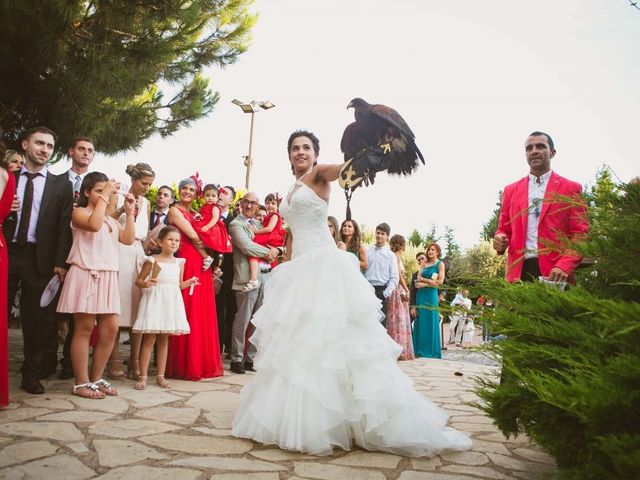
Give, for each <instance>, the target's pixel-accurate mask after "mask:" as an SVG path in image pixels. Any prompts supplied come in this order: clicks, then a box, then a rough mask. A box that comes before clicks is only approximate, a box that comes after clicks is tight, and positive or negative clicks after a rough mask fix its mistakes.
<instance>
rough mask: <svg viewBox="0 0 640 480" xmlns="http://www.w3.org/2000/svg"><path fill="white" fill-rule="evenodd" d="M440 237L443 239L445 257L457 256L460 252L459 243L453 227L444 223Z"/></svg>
mask: <svg viewBox="0 0 640 480" xmlns="http://www.w3.org/2000/svg"><path fill="white" fill-rule="evenodd" d="M442 238H443V240H444V249H445V250H446V252H447V258H453V257H459V256H460V253H461V250H460V245H458V242H456V238H455V235H454V231H453V228H451V227H450V226H448V225H445V227H444V235H443V237H442Z"/></svg>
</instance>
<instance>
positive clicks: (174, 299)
mask: <svg viewBox="0 0 640 480" xmlns="http://www.w3.org/2000/svg"><path fill="white" fill-rule="evenodd" d="M158 247H159V248H160V253H159V254H158V255H153V256H152V257H148V258H147V259H146V261H145V264H144V265H143V267H142V270H141V271H140V274H139V275H138V278H137V280H136V285H137V286H138V287H139V288H141V289H143V290H142V298H141V300H140V307H139V309H138V318H137V319H136V322H135V324H134V325H133V331H134V332H136V333H142V334H143V336H142V347H141V349H140V376H139V377H138V383H136V385H135V389H136V390H144V389H145V388H146V387H147V373H148V370H149V361H150V359H151V352H152V351H153V345H154V344H156V364H157V368H158V371H157V375H156V384H158V385H159V386H160V387H162V388H171V384H170V383H169V382H168V381H167V380H166V379H165V378H164V372H165V369H166V366H167V353H168V350H169V335H184V334H188V333H189V332H190V329H189V323H188V322H187V316H186V313H185V309H184V302H183V300H182V295H181V293H180V290H182V289H184V288H187V287H191V288H193V287H195V286H196V285H198V278H197V277H192V278H190V279H188V280H183V278H182V277H183V273H184V262H185V259H184V258H176V257H174V254H175V253H176V252H177V251H178V248H179V247H180V232H179V231H178V229H177V228H176V227H173V226H170V225H169V226H166V227H164V228H163V229H162V230H160V233H159V234H158Z"/></svg>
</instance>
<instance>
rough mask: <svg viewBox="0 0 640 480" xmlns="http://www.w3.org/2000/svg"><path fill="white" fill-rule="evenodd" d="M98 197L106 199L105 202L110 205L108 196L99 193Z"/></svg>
mask: <svg viewBox="0 0 640 480" xmlns="http://www.w3.org/2000/svg"><path fill="white" fill-rule="evenodd" d="M98 198H99V199H101V200H104V203H106V204H107V205H109V200H107V198H106V197H105V196H104V195H101V194H98Z"/></svg>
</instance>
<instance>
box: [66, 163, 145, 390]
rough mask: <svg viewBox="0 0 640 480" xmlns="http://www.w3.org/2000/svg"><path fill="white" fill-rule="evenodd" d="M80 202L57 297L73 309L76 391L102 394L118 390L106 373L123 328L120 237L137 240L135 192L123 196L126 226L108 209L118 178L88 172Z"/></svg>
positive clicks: (127, 241) (122, 240) (128, 242)
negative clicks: (93, 341) (93, 339)
mask: <svg viewBox="0 0 640 480" xmlns="http://www.w3.org/2000/svg"><path fill="white" fill-rule="evenodd" d="M80 192H81V193H80V196H79V198H78V203H77V207H76V208H74V209H73V213H72V215H71V231H72V235H73V245H72V246H71V250H70V251H69V257H68V258H67V263H69V264H70V265H71V268H69V272H68V273H67V276H66V278H65V282H64V284H63V286H62V292H61V294H60V301H59V302H58V308H57V310H58V312H61V313H72V314H73V322H74V328H75V330H74V333H73V339H72V340H71V364H72V365H73V373H74V376H75V385H74V386H73V390H72V393H73V394H74V395H78V396H81V397H85V398H92V399H99V398H104V397H105V395H117V394H118V392H117V391H116V389H115V388H113V387H112V386H111V384H109V382H107V381H105V380H103V379H102V374H103V372H104V368H105V366H106V364H107V360H108V359H109V355H110V354H111V350H112V348H113V344H114V341H115V338H116V334H117V332H118V315H119V314H120V292H119V288H118V269H119V254H118V251H119V250H118V242H120V243H123V244H125V245H131V244H133V242H134V240H135V225H134V218H133V213H134V207H135V199H134V197H133V195H131V194H127V195H126V196H125V201H124V211H125V215H126V220H125V226H124V228H122V227H121V226H120V224H119V223H118V222H117V221H116V220H114V219H113V218H111V217H110V216H108V215H106V213H105V211H106V209H107V207H108V205H109V201H110V199H111V197H112V196H113V195H115V194H116V193H117V192H118V183H117V182H115V181H113V180H109V179H108V178H107V176H106V175H105V174H104V173H100V172H92V173H89V174H87V176H86V177H85V178H84V180H83V182H82V186H81V188H80ZM96 322H97V323H98V332H99V333H98V342H97V344H96V345H95V347H94V349H93V362H92V364H91V374H89V339H90V337H91V332H92V331H93V327H94V325H95V324H96Z"/></svg>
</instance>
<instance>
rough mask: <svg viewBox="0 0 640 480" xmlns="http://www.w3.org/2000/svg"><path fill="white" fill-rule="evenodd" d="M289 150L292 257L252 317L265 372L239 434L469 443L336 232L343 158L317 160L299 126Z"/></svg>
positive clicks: (284, 208)
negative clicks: (386, 320)
mask: <svg viewBox="0 0 640 480" xmlns="http://www.w3.org/2000/svg"><path fill="white" fill-rule="evenodd" d="M288 151H289V160H290V162H291V166H292V170H293V173H294V175H295V177H296V182H295V184H294V185H293V187H292V188H291V190H290V192H289V193H288V195H287V196H286V198H285V199H283V201H282V204H281V206H280V211H281V213H282V215H283V216H284V218H285V220H286V221H287V223H288V224H289V226H290V228H291V232H292V237H293V243H292V244H289V243H288V245H287V247H288V248H287V252H290V253H291V260H290V261H287V262H285V263H283V264H282V265H279V266H278V267H277V268H276V269H275V270H274V271H273V273H272V274H271V278H270V280H269V282H268V283H267V284H266V285H265V294H264V303H263V305H262V306H261V307H260V309H259V310H258V311H257V313H256V314H255V316H254V317H253V323H254V325H255V333H254V334H253V336H252V337H251V342H252V343H253V344H254V345H256V347H257V349H258V353H257V356H256V358H255V361H254V365H255V368H256V370H257V373H256V375H255V377H254V379H253V381H252V382H251V383H250V384H249V385H247V386H246V387H245V388H244V389H243V390H242V393H241V398H240V405H239V407H238V410H237V412H236V416H235V418H234V420H233V435H235V436H237V437H243V438H250V439H253V440H255V441H258V442H261V443H264V444H276V445H278V446H279V447H280V448H282V449H286V450H297V451H301V452H308V453H311V454H316V455H328V454H330V453H331V452H332V449H333V447H340V448H342V449H344V450H349V449H350V448H351V447H352V446H353V445H354V444H355V445H357V446H359V447H361V448H364V449H366V450H379V451H386V452H391V453H395V454H399V455H407V456H432V455H434V454H436V453H438V452H440V451H442V450H465V449H468V448H469V447H470V445H471V440H470V439H469V438H468V437H467V436H465V435H464V434H462V433H460V432H458V431H457V430H454V429H452V428H449V427H447V426H446V423H447V420H448V416H447V414H446V413H445V412H444V411H443V410H441V409H440V408H439V407H438V406H436V405H435V404H434V403H432V402H431V401H429V400H427V399H426V398H425V397H424V396H423V395H421V394H419V393H417V392H416V391H415V390H414V388H413V385H412V382H411V380H410V379H409V377H407V376H406V375H405V374H404V373H403V372H402V371H401V370H400V368H399V367H398V364H397V363H396V359H397V357H398V355H399V354H400V353H401V351H402V348H401V347H400V346H399V345H398V344H396V343H395V342H394V341H393V340H392V339H391V338H390V337H389V335H387V332H386V330H385V329H384V327H383V326H382V325H381V323H380V320H381V316H382V313H381V311H380V306H381V305H380V300H378V299H377V298H376V296H375V295H374V291H373V287H371V286H370V285H369V283H368V282H367V281H366V280H365V278H364V277H363V276H362V274H361V273H360V270H359V269H358V266H357V265H356V264H355V262H353V261H352V259H351V258H350V256H352V254H350V253H348V252H344V251H342V250H340V249H338V248H336V246H335V242H334V241H333V238H332V237H331V235H330V234H329V230H328V229H327V202H328V200H329V192H330V182H332V181H334V180H336V179H337V178H338V174H339V171H340V167H341V165H339V164H337V165H317V156H318V153H319V143H318V139H317V138H316V137H315V135H313V134H312V133H310V132H305V131H299V132H294V133H293V134H292V135H291V137H290V138H289V142H288ZM290 237H291V236H290Z"/></svg>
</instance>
